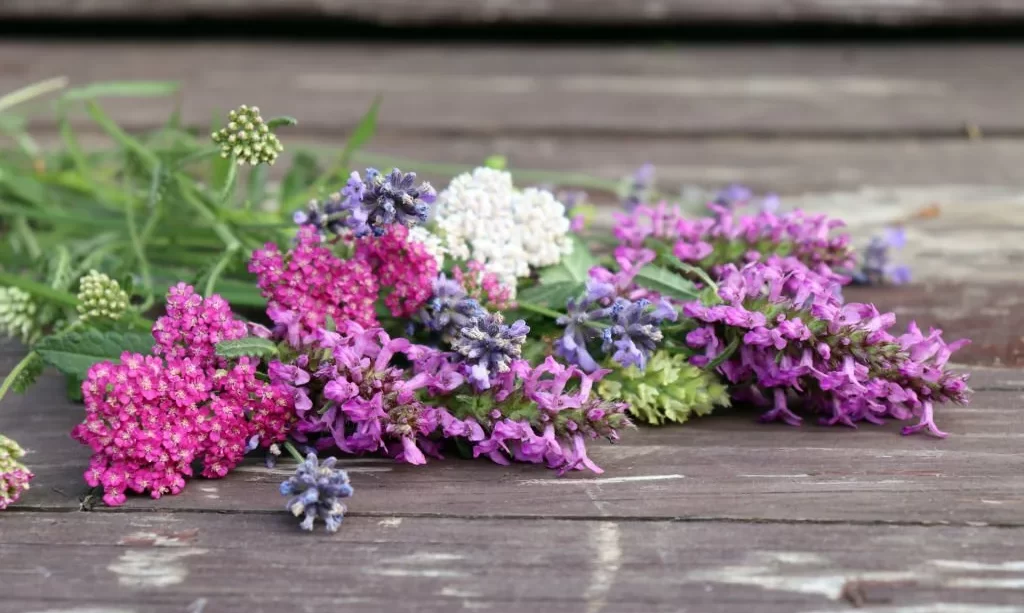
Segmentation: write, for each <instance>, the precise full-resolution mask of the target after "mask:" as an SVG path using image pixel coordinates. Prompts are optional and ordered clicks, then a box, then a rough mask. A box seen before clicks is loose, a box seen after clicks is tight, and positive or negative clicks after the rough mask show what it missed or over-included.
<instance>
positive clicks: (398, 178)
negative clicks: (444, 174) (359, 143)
mask: <svg viewBox="0 0 1024 613" xmlns="http://www.w3.org/2000/svg"><path fill="white" fill-rule="evenodd" d="M365 184H366V191H365V193H364V194H363V199H362V205H363V209H364V210H366V213H367V221H366V223H367V224H368V225H369V227H370V229H371V230H372V232H373V233H374V234H375V235H377V236H380V235H381V234H383V233H384V231H385V229H386V227H387V226H389V225H391V224H393V223H400V224H402V225H405V226H414V225H416V224H420V223H423V222H425V221H426V220H427V217H428V216H429V215H430V204H431V203H433V202H434V200H435V199H436V198H437V192H435V191H434V188H433V187H431V186H430V184H429V183H421V184H419V185H416V173H414V172H409V173H403V172H402V171H401V170H399V169H397V168H395V169H393V170H392V171H391V172H390V173H389V174H388V175H387V176H384V175H382V174H380V173H379V172H378V171H377V170H375V169H373V168H370V169H368V170H367V171H366V178H365Z"/></svg>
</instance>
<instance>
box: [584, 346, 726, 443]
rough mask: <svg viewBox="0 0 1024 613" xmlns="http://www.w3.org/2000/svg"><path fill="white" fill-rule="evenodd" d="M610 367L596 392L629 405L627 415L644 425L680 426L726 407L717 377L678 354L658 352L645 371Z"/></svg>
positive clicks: (723, 390) (633, 367)
mask: <svg viewBox="0 0 1024 613" xmlns="http://www.w3.org/2000/svg"><path fill="white" fill-rule="evenodd" d="M609 366H610V367H612V368H613V371H612V373H611V374H609V375H608V376H606V377H605V378H604V379H602V380H601V382H600V383H599V384H598V387H597V393H598V394H599V395H600V396H601V397H602V398H605V399H607V400H622V401H623V402H627V403H629V412H630V413H631V414H632V415H633V416H634V417H636V418H637V419H638V420H639V421H642V422H644V423H649V424H654V425H658V424H661V423H664V422H676V423H682V422H684V421H686V420H687V419H689V418H690V416H691V415H707V414H708V413H710V412H711V411H712V409H714V408H715V407H716V406H729V395H728V393H727V392H726V389H725V386H724V385H723V384H722V382H721V381H720V380H719V379H718V376H717V375H716V374H715V373H714V372H712V371H711V370H706V369H701V368H697V367H696V366H694V365H692V364H690V363H689V362H687V361H686V358H685V357H684V356H683V355H681V354H671V353H669V352H667V351H657V352H655V353H654V355H653V356H651V359H650V361H649V362H648V363H647V368H645V369H644V370H639V369H638V368H636V367H635V366H630V367H629V368H625V369H623V368H620V367H618V366H617V365H614V364H610V365H609Z"/></svg>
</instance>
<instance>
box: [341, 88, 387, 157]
mask: <svg viewBox="0 0 1024 613" xmlns="http://www.w3.org/2000/svg"><path fill="white" fill-rule="evenodd" d="M379 110H380V96H378V97H376V98H374V100H373V104H371V105H370V110H368V111H366V114H365V115H363V118H362V119H360V120H359V123H358V124H356V129H355V130H353V131H352V135H351V136H349V137H348V141H347V142H346V143H345V148H344V149H342V150H341V155H340V156H339V157H338V167H339V168H340V169H341V170H347V169H348V167H349V165H350V163H351V161H352V154H353V153H355V152H356V151H358V150H360V149H362V148H363V146H364V145H365V144H366V143H368V142H370V139H371V138H373V135H374V134H376V133H377V111H379Z"/></svg>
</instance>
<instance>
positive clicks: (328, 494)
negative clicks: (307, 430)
mask: <svg viewBox="0 0 1024 613" xmlns="http://www.w3.org/2000/svg"><path fill="white" fill-rule="evenodd" d="M337 463H338V459H337V458H327V459H326V460H324V461H323V462H320V461H319V460H318V459H317V456H316V454H315V453H310V454H309V455H307V456H306V461H305V462H302V463H301V464H299V467H298V468H297V469H296V470H295V474H294V475H292V476H291V477H289V478H288V479H287V480H286V481H284V482H283V483H281V495H282V496H289V497H290V498H289V499H288V503H287V504H286V505H285V508H286V509H288V511H289V512H290V513H291V514H292V515H294V516H295V517H301V518H302V521H301V522H300V523H299V527H300V528H302V529H303V530H310V531H312V530H313V522H315V521H316V520H317V519H322V520H323V522H324V524H325V525H326V528H327V531H328V532H337V531H338V528H339V527H341V522H342V520H343V519H344V518H345V513H346V511H348V508H347V507H346V506H345V504H344V503H342V502H341V501H342V499H343V498H350V497H352V494H353V493H354V491H353V489H352V486H351V485H350V484H349V479H348V473H346V472H345V471H344V470H341V469H340V468H335V465H336V464H337Z"/></svg>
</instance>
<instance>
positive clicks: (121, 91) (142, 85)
mask: <svg viewBox="0 0 1024 613" xmlns="http://www.w3.org/2000/svg"><path fill="white" fill-rule="evenodd" d="M179 87H180V85H179V84H178V83H177V82H175V81H103V82H100V83H90V84H89V85H85V86H83V87H75V88H72V89H69V90H68V91H67V92H65V94H64V95H63V96H61V99H62V100H89V99H92V98H157V97H160V96H168V95H170V94H173V93H174V92H176V91H178V88H179Z"/></svg>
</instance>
